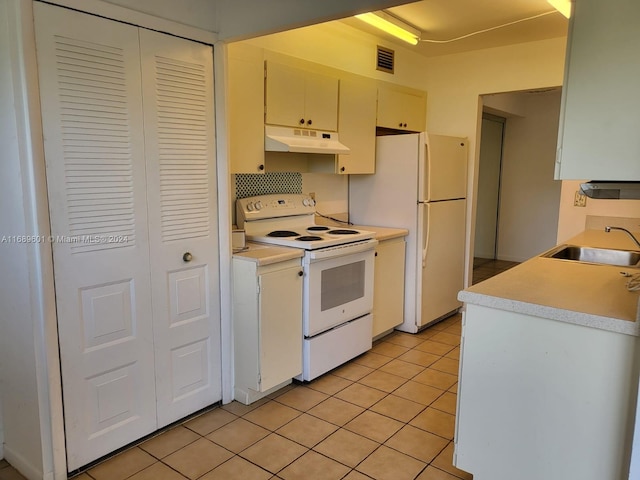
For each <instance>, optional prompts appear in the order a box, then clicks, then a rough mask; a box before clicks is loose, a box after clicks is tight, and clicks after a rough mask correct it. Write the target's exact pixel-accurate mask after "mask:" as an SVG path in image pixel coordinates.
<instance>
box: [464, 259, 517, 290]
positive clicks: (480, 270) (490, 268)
mask: <svg viewBox="0 0 640 480" xmlns="http://www.w3.org/2000/svg"><path fill="white" fill-rule="evenodd" d="M516 265H518V262H509V261H507V260H494V259H490V258H474V259H473V282H472V283H473V285H475V284H476V283H480V282H482V281H483V280H486V279H488V278H491V277H493V276H494V275H498V274H499V273H502V272H504V271H505V270H509V269H510V268H512V267H515V266H516Z"/></svg>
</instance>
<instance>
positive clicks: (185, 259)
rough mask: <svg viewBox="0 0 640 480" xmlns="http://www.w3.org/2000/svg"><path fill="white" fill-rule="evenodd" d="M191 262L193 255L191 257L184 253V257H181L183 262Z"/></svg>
mask: <svg viewBox="0 0 640 480" xmlns="http://www.w3.org/2000/svg"><path fill="white" fill-rule="evenodd" d="M191 260H193V255H191V254H190V253H189V252H185V253H184V255H182V261H183V262H190V261H191Z"/></svg>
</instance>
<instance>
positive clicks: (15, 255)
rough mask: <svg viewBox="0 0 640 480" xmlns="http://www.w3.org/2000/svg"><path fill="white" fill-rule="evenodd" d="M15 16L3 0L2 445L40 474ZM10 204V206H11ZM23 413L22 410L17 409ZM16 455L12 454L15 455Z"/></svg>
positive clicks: (0, 60)
mask: <svg viewBox="0 0 640 480" xmlns="http://www.w3.org/2000/svg"><path fill="white" fill-rule="evenodd" d="M14 19H15V17H13V16H12V12H11V10H10V8H9V3H8V2H7V1H2V2H0V145H2V149H1V150H0V155H1V159H0V205H3V208H1V209H0V225H1V226H2V229H1V231H0V236H2V237H3V239H4V240H3V241H1V242H0V275H2V278H3V282H2V288H0V305H2V308H0V367H1V368H2V370H0V379H2V382H1V387H2V405H1V407H2V408H3V415H2V416H1V419H2V421H3V426H2V430H3V435H2V436H3V437H5V438H6V440H7V444H6V445H5V448H4V449H3V450H4V451H3V456H6V457H7V459H9V460H10V461H11V462H12V463H13V462H14V461H15V460H16V459H22V460H24V461H26V462H28V463H29V464H30V465H31V467H32V469H33V471H34V472H42V470H43V463H42V455H41V454H40V447H41V445H40V436H41V426H40V414H39V405H38V397H39V394H38V386H37V383H36V381H35V379H36V373H35V370H36V355H35V345H34V324H33V316H34V314H33V310H32V307H31V303H30V297H31V293H32V287H31V284H30V278H29V273H30V272H29V268H28V265H29V263H30V258H29V254H30V252H29V250H30V245H29V244H27V243H26V242H25V243H19V242H18V240H17V239H14V238H12V236H21V235H26V234H27V232H28V226H27V218H26V215H25V213H26V212H25V210H24V209H23V205H24V197H25V195H26V192H25V191H24V183H23V180H24V179H25V177H27V175H25V172H24V171H23V168H24V166H23V165H22V164H21V161H20V153H21V152H20V145H19V143H18V141H17V139H18V137H19V131H18V129H19V125H18V123H17V122H18V116H17V112H16V105H15V103H14V96H15V95H16V93H17V91H18V89H17V88H16V89H14V87H15V85H14V80H15V76H16V75H18V74H19V72H16V71H15V64H14V63H13V61H12V54H14V53H15V51H12V48H11V46H12V45H13V44H14V41H13V39H12V38H11V33H10V29H9V27H10V24H9V22H11V21H13V20H14ZM9 206H10V207H11V208H8V207H9ZM18 412H19V413H18ZM12 457H13V458H12Z"/></svg>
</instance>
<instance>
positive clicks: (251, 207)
mask: <svg viewBox="0 0 640 480" xmlns="http://www.w3.org/2000/svg"><path fill="white" fill-rule="evenodd" d="M253 210H254V206H253V202H249V203H247V211H248V212H253Z"/></svg>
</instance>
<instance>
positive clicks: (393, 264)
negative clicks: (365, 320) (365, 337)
mask: <svg viewBox="0 0 640 480" xmlns="http://www.w3.org/2000/svg"><path fill="white" fill-rule="evenodd" d="M404 255H405V240H404V237H401V238H393V239H390V240H384V241H382V242H380V243H379V244H378V246H377V247H376V259H375V279H374V286H373V337H374V338H375V337H377V336H378V335H380V334H382V333H385V332H387V331H388V330H391V329H393V328H394V327H396V326H398V325H400V324H401V323H402V320H403V318H404Z"/></svg>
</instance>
